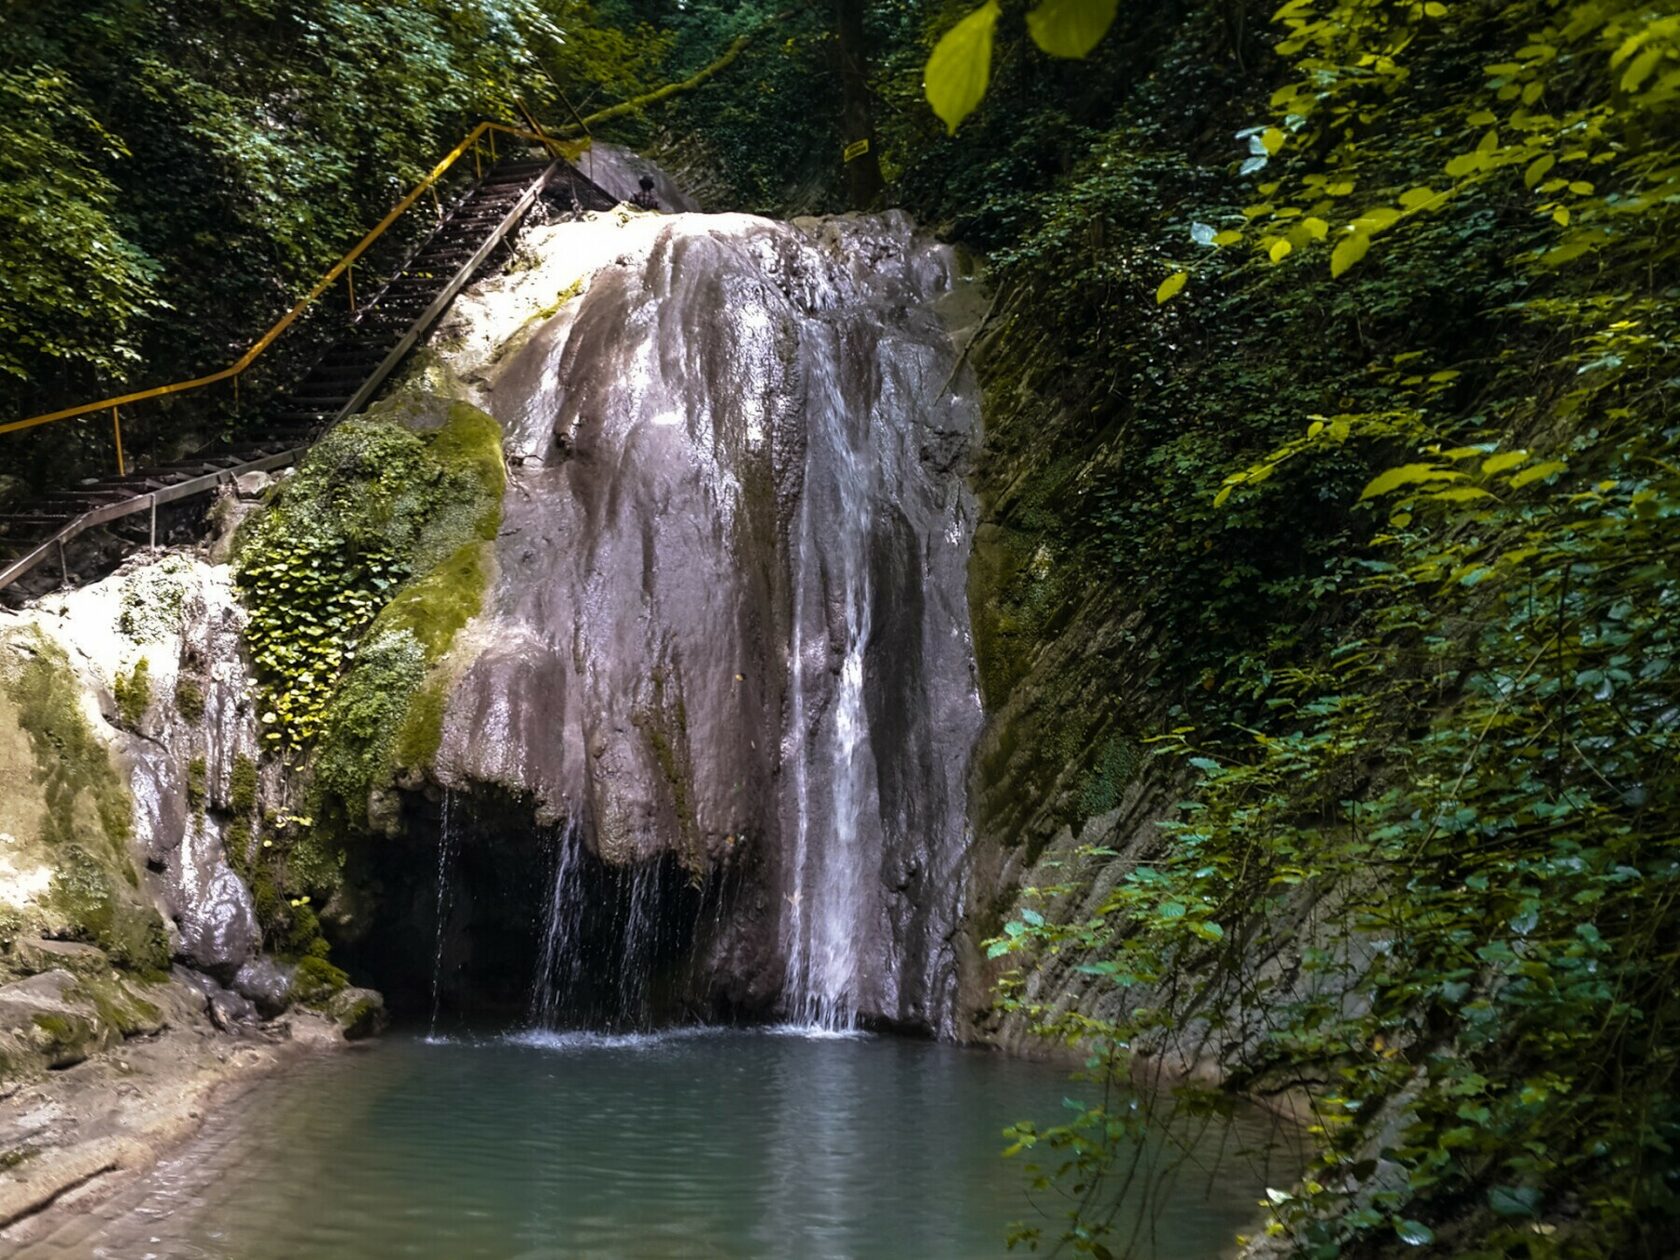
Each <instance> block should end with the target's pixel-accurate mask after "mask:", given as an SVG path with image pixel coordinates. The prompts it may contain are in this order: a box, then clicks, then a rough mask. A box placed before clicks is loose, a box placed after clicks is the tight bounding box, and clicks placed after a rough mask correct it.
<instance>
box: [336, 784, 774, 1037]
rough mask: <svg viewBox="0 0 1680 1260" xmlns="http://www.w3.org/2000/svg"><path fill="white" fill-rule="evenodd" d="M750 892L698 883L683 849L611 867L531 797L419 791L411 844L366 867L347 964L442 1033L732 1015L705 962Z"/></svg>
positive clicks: (362, 866)
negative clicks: (543, 820) (681, 858)
mask: <svg viewBox="0 0 1680 1260" xmlns="http://www.w3.org/2000/svg"><path fill="white" fill-rule="evenodd" d="M446 824H447V825H446ZM440 879H441V883H442V895H441V896H440V892H439V889H440ZM740 882H741V881H740V880H739V878H738V877H735V876H733V875H731V873H729V872H723V871H719V872H716V873H714V874H713V875H712V876H711V877H710V878H708V879H706V880H705V881H703V882H698V883H697V882H696V881H695V880H694V879H693V878H692V877H691V876H690V874H689V873H688V872H687V871H686V870H684V869H683V868H682V866H681V864H680V863H679V862H678V861H677V859H676V856H675V855H674V854H670V853H666V854H662V855H660V856H659V857H658V858H657V859H654V860H651V861H648V862H643V863H639V864H637V865H635V866H629V867H621V866H615V865H612V864H610V863H607V862H604V861H602V860H601V859H600V858H599V857H597V856H596V855H595V854H594V853H593V852H591V851H590V850H589V849H588V848H587V847H586V846H585V845H584V844H583V842H582V836H581V830H580V829H577V828H570V827H567V826H565V825H564V824H554V825H543V824H539V823H537V822H536V821H535V820H534V810H533V808H532V805H531V802H530V801H529V800H527V799H524V798H520V797H514V796H509V795H506V794H492V793H474V794H472V795H466V794H461V793H450V794H448V795H447V796H440V797H439V798H438V799H436V800H434V799H430V797H428V796H423V795H420V794H409V797H408V799H407V800H406V801H405V809H404V819H403V829H402V833H401V835H399V836H398V837H396V838H393V839H389V840H384V841H378V842H370V843H369V844H367V845H366V846H365V848H364V850H363V851H362V852H361V853H360V854H358V855H356V856H355V857H354V858H353V859H352V862H351V866H350V869H349V870H348V871H347V883H348V884H349V886H350V887H352V888H354V889H355V890H356V893H357V895H356V897H355V898H354V901H353V903H352V904H353V905H354V906H355V907H356V908H357V911H358V912H359V913H358V918H359V920H360V921H359V922H356V921H354V920H353V921H352V923H351V924H350V925H349V929H350V930H349V931H348V932H346V933H345V934H344V936H343V938H342V939H341V940H340V941H339V942H338V943H337V944H336V946H335V949H334V957H335V960H336V961H340V963H341V965H343V966H344V967H346V968H347V969H348V970H349V971H350V972H351V974H352V975H353V976H355V977H356V978H357V980H358V981H359V982H362V983H366V984H370V985H372V986H374V987H375V988H377V989H379V990H380V991H381V992H382V993H383V994H384V995H385V1000H386V1003H387V1006H388V1008H389V1010H390V1011H391V1013H392V1016H393V1018H394V1019H395V1020H396V1021H397V1022H398V1023H399V1024H403V1025H406V1026H408V1027H411V1028H412V1027H432V1026H434V1023H435V1027H436V1030H437V1031H438V1032H440V1033H446V1032H449V1031H452V1030H462V1029H473V1028H484V1029H488V1028H495V1029H497V1030H505V1029H508V1028H514V1027H526V1026H540V1027H555V1028H589V1029H602V1030H612V1031H623V1030H634V1029H642V1028H652V1027H657V1026H661V1025H666V1024H672V1023H682V1022H693V1021H697V1020H713V1019H718V1018H728V1017H729V1016H730V1014H731V1013H730V1012H729V1011H728V1010H726V1009H724V1007H723V1005H722V1003H721V999H720V998H718V997H717V996H716V995H715V994H714V992H713V985H712V982H711V978H710V976H709V975H708V968H707V966H706V963H705V959H706V957H707V955H708V954H709V952H710V949H709V947H710V945H711V944H712V943H713V941H714V940H715V938H716V936H717V933H718V931H719V930H720V928H721V926H722V925H723V924H724V923H726V922H727V920H728V918H729V916H728V914H727V909H728V903H729V902H731V901H732V900H733V895H734V893H735V892H736V891H738V889H739V887H740ZM440 929H441V930H440ZM539 980H540V981H541V982H542V983H541V986H540V988H539Z"/></svg>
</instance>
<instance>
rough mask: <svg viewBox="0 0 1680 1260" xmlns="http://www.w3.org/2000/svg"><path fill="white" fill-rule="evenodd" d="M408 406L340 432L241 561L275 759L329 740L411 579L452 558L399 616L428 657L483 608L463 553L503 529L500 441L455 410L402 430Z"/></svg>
mask: <svg viewBox="0 0 1680 1260" xmlns="http://www.w3.org/2000/svg"><path fill="white" fill-rule="evenodd" d="M413 405H414V404H413V403H412V402H411V401H410V400H404V399H401V398H399V399H396V400H393V401H392V402H390V403H388V404H383V405H382V406H381V407H379V408H375V409H374V410H372V411H370V412H368V413H367V414H366V415H364V416H360V417H357V418H355V419H352V420H349V421H346V422H345V423H344V424H342V425H340V426H339V427H338V428H336V429H334V430H333V432H332V433H330V434H329V435H328V436H327V437H326V438H325V439H324V440H323V441H322V442H321V443H320V444H319V445H318V446H317V447H316V448H315V449H314V450H312V451H311V452H310V454H309V457H308V458H307V459H306V460H305V461H304V462H303V463H302V464H301V465H300V466H299V468H298V471H297V473H296V475H295V476H293V478H292V479H291V480H290V481H289V482H287V483H286V486H285V490H284V492H283V493H282V495H281V496H280V498H279V501H278V503H277V504H276V505H275V507H274V509H273V510H272V511H270V512H269V513H268V514H267V515H265V516H264V517H263V518H262V519H261V520H260V521H258V522H257V523H256V525H255V526H253V527H252V529H251V532H250V533H249V535H248V537H247V540H246V543H245V545H244V547H243V549H242V551H241V554H240V557H239V562H238V581H239V585H240V589H241V592H242V594H243V595H244V598H245V600H246V603H247V606H248V607H249V609H250V620H249V623H248V625H247V628H246V639H247V642H248V643H249V644H250V647H251V655H252V660H253V661H254V662H255V664H256V666H257V675H258V679H259V681H260V682H261V684H262V687H263V701H262V705H263V708H262V713H261V718H262V722H263V725H264V727H265V732H264V739H265V740H266V741H267V743H268V744H269V745H270V746H271V747H273V748H275V749H277V750H281V751H287V752H295V751H298V750H301V749H303V748H304V747H306V746H307V745H309V744H310V743H311V742H312V741H313V740H314V739H315V738H316V736H317V735H318V734H320V733H321V731H322V729H323V723H324V722H325V721H326V716H327V710H328V707H329V705H330V704H331V703H332V701H333V698H334V696H335V694H336V693H337V690H338V680H339V676H340V674H341V673H342V672H343V671H344V669H345V668H346V667H347V666H348V665H349V664H350V663H351V662H352V661H354V660H355V658H356V655H357V652H358V646H359V645H360V643H361V641H362V638H363V635H364V634H365V633H366V631H367V630H368V628H369V627H370V626H371V625H372V624H373V621H374V619H375V617H377V616H379V615H380V612H381V610H382V609H383V608H384V607H385V605H386V604H387V602H389V601H390V600H391V599H392V597H393V595H394V594H395V592H396V591H397V590H398V588H399V587H400V586H401V584H402V583H403V582H404V581H405V580H407V579H409V578H410V577H412V576H414V575H416V574H419V575H427V574H429V573H430V571H431V570H433V569H436V568H439V567H440V565H442V562H443V561H445V560H446V559H447V560H448V561H449V564H447V565H442V567H443V568H445V569H446V571H447V572H446V574H445V576H444V577H442V578H440V579H438V580H437V581H435V582H432V581H430V580H429V579H427V580H423V581H421V582H419V583H417V584H416V585H415V586H413V587H410V588H409V589H408V590H407V591H406V592H405V598H404V599H403V600H402V601H401V611H400V612H394V613H393V616H394V617H395V618H398V619H406V620H407V621H411V622H413V623H414V624H415V625H417V626H419V627H421V632H422V633H424V634H425V635H426V636H427V637H428V642H429V643H431V644H432V645H433V646H438V645H439V644H440V643H441V642H446V641H447V640H448V639H449V638H452V637H453V635H454V633H455V629H456V628H457V627H458V626H459V625H460V624H461V622H462V621H464V620H465V617H466V615H470V612H472V611H476V601H477V598H478V593H479V592H481V591H482V589H483V580H484V575H483V572H482V569H481V567H479V566H478V564H477V562H476V561H475V560H473V559H472V558H471V557H465V558H464V557H463V549H464V548H466V547H467V543H466V541H465V540H467V539H476V538H483V537H484V536H485V531H486V530H488V531H489V533H490V535H491V536H494V531H495V524H496V522H497V521H498V520H499V519H500V516H499V513H500V502H501V488H502V479H503V475H504V474H503V470H502V462H501V446H500V431H499V430H498V429H497V428H496V424H495V422H494V421H493V420H491V419H489V417H487V416H484V415H483V414H482V413H481V412H477V411H475V410H474V409H473V408H470V407H466V406H464V405H461V404H454V405H448V407H449V409H448V413H447V415H448V418H447V422H446V423H445V424H444V425H443V427H442V428H440V429H438V430H437V431H435V432H434V433H431V434H426V433H416V432H413V431H411V430H410V429H408V428H406V427H404V425H403V423H402V419H403V416H404V413H405V412H406V411H407V409H408V408H410V407H411V406H413ZM473 554H474V555H476V552H475V553H473ZM451 579H453V580H451ZM469 605H470V608H469Z"/></svg>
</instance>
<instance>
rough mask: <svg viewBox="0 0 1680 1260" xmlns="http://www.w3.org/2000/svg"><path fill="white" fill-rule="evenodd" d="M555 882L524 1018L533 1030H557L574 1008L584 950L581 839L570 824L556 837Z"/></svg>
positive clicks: (572, 824) (545, 909)
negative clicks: (535, 974)
mask: <svg viewBox="0 0 1680 1260" xmlns="http://www.w3.org/2000/svg"><path fill="white" fill-rule="evenodd" d="M553 866H554V883H553V887H552V889H551V891H550V893H549V896H548V901H547V903H546V904H545V906H544V913H543V925H542V945H541V947H540V948H539V950H538V952H537V976H536V980H535V981H534V982H533V983H532V985H531V1003H530V1010H529V1013H528V1016H529V1022H530V1024H531V1027H533V1028H558V1027H560V1022H561V1019H562V1018H563V1017H564V1015H565V1014H566V1013H567V1011H568V1010H571V1009H573V1008H574V1007H575V1006H576V1004H577V990H578V984H579V981H580V980H581V979H582V977H581V976H580V975H579V969H580V965H581V963H582V960H583V945H584V935H583V932H584V922H583V912H584V895H585V894H584V887H583V836H582V833H581V831H580V829H579V828H578V826H577V825H576V824H575V823H574V822H572V821H571V820H570V819H568V820H567V821H566V823H565V825H564V826H562V827H561V828H560V830H559V831H558V833H556V837H555V844H554V859H553Z"/></svg>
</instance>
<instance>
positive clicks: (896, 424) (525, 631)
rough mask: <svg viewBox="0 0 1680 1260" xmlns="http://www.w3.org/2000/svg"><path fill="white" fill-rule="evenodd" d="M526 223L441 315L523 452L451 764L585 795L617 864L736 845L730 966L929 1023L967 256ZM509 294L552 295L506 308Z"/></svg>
mask: <svg viewBox="0 0 1680 1260" xmlns="http://www.w3.org/2000/svg"><path fill="white" fill-rule="evenodd" d="M525 248H526V249H527V251H529V252H532V253H534V254H535V255H536V256H538V257H540V258H541V259H542V260H543V263H542V266H541V267H539V268H537V269H535V270H533V271H530V272H527V273H524V275H522V276H518V277H511V278H505V279H503V280H499V281H495V282H492V283H491V285H489V286H486V287H485V289H483V290H481V291H480V293H479V294H478V295H476V297H475V296H469V297H468V299H466V300H465V302H464V303H463V304H461V306H460V308H458V312H457V316H456V317H455V321H454V325H453V327H446V328H445V330H444V332H443V334H442V336H441V337H440V340H439V345H440V347H441V348H442V350H443V353H444V354H445V357H446V358H448V359H449V361H450V364H451V366H452V367H453V368H454V370H455V371H456V372H457V373H458V374H459V375H460V377H461V378H462V379H464V380H466V381H467V382H469V385H470V386H471V388H472V389H473V390H474V391H475V392H474V395H473V401H474V402H475V403H477V404H478V405H480V406H482V407H484V408H485V409H486V410H487V411H489V412H490V413H491V414H492V415H494V416H495V417H496V418H497V419H498V420H499V421H500V422H501V424H502V426H503V429H504V432H505V433H506V435H507V453H508V456H509V463H510V465H511V466H512V480H511V483H510V486H509V490H508V493H507V496H506V500H505V505H504V522H503V528H502V531H501V536H500V537H499V539H498V541H497V545H496V561H497V570H498V577H497V578H496V580H495V582H494V583H493V586H492V589H491V592H490V595H489V597H488V600H487V605H486V609H485V612H484V614H483V616H482V617H481V618H480V620H479V622H478V623H477V624H476V626H475V627H470V628H469V630H468V632H466V634H465V635H464V636H463V638H465V639H467V640H468V641H469V644H470V646H469V647H468V649H467V654H468V655H469V656H470V658H471V659H470V664H467V665H466V666H465V667H464V668H463V669H462V670H461V672H460V675H459V677H458V679H457V681H456V683H455V685H454V687H453V688H452V690H451V693H450V696H449V700H448V706H447V712H446V719H445V723H444V738H443V744H442V749H441V752H440V754H439V757H438V759H437V773H438V775H439V777H440V778H441V779H442V780H443V781H444V782H445V783H447V784H449V785H450V786H452V787H454V788H456V789H458V790H466V791H471V790H473V789H474V788H475V786H476V787H480V788H482V787H485V786H490V785H493V786H495V787H497V788H499V789H503V790H506V791H509V792H512V793H516V794H520V795H522V796H524V797H528V798H529V799H530V800H532V801H533V802H534V805H535V813H536V816H537V818H538V819H539V820H542V821H554V820H558V819H580V820H582V821H583V823H584V825H585V827H586V834H587V836H588V843H589V845H590V847H591V848H592V850H594V851H595V852H597V853H598V854H599V855H601V856H602V857H603V858H605V859H606V860H608V861H609V862H613V863H618V864H630V863H642V862H647V861H649V860H651V859H653V858H654V857H656V856H657V855H659V854H661V853H674V854H677V855H678V856H679V858H680V859H681V860H682V862H683V864H684V865H686V866H688V867H689V868H690V869H691V870H694V871H701V870H704V869H707V868H709V867H713V866H716V865H718V864H723V865H731V864H734V865H742V864H744V865H745V866H746V867H747V868H749V869H750V870H751V871H752V872H753V881H754V883H755V884H756V886H757V887H758V888H759V890H760V891H761V894H762V896H761V897H760V899H759V900H758V901H757V902H756V903H755V902H753V900H752V899H751V898H746V899H742V900H741V902H740V903H739V905H740V906H741V907H742V909H743V911H744V912H743V913H740V914H738V915H737V917H736V918H735V920H734V922H733V929H734V930H733V931H729V930H726V931H725V932H723V933H722V934H720V935H719V936H718V938H717V939H716V941H715V942H714V943H713V945H712V948H713V950H714V957H713V967H714V977H715V979H716V981H717V983H719V984H727V985H729V986H730V987H731V988H732V989H733V990H734V991H736V992H740V993H750V994H754V995H757V996H758V997H759V999H760V1000H766V999H767V1000H768V1001H769V1003H770V1004H773V1005H778V1006H780V1007H781V1008H782V1009H784V1010H785V1011H787V1012H788V1013H790V1014H793V1015H795V1016H796V1017H807V1018H813V1019H817V1020H820V1021H823V1022H829V1021H836V1022H848V1021H849V1020H850V1019H852V1018H853V1017H854V1016H862V1017H869V1018H878V1019H884V1020H889V1021H894V1022H902V1023H904V1024H909V1025H918V1026H922V1027H930V1028H935V1029H941V1030H945V1029H948V1028H949V1023H950V1012H951V1007H952V1003H953V984H954V981H953V960H952V958H951V955H950V952H949V948H948V945H947V942H948V939H949V937H950V933H951V925H952V923H953V922H954V918H955V915H956V912H957V906H956V898H957V888H958V885H959V882H960V881H959V880H958V879H957V875H956V873H957V869H958V864H959V862H960V860H961V854H962V851H963V846H964V841H965V823H964V819H965V811H966V797H965V793H964V779H965V775H966V771H967V766H968V759H969V755H970V750H971V748H972V745H973V740H974V737H975V734H976V731H977V729H978V724H979V719H980V708H979V700H978V694H977V690H976V686H975V681H974V669H973V660H972V648H971V643H970V637H969V627H968V611H967V602H966V565H967V559H968V551H969V540H970V536H971V533H972V529H973V523H974V505H973V500H972V498H971V496H970V494H969V492H968V490H967V488H966V486H965V484H964V481H963V475H964V473H965V471H966V461H967V457H968V452H969V450H970V448H971V446H972V443H973V441H974V439H975V430H976V426H977V422H978V414H977V406H976V401H975V397H974V390H973V386H972V381H971V380H970V378H969V377H968V375H967V373H966V371H964V370H962V368H961V366H960V364H959V361H958V356H957V351H956V349H955V346H954V344H953V341H952V337H951V332H950V330H949V329H948V328H947V326H946V325H945V324H944V323H943V322H942V321H941V319H940V317H939V315H938V314H937V313H936V304H938V303H940V302H941V301H943V300H946V299H948V298H949V296H950V295H951V294H952V293H953V292H954V291H957V290H960V289H963V288H965V287H967V286H968V283H969V282H968V281H966V280H965V279H964V278H963V277H962V276H961V275H960V274H959V271H958V268H957V266H956V263H955V260H954V258H953V256H952V255H951V254H950V252H949V251H947V250H945V249H944V248H942V247H939V246H937V245H934V244H932V243H931V242H929V241H927V240H925V239H924V238H921V237H919V236H918V235H917V234H916V233H915V231H914V228H913V225H912V224H911V223H910V222H909V221H908V220H907V219H905V218H904V217H903V216H900V215H896V214H889V215H886V216H881V217H846V218H842V219H830V220H802V221H799V222H797V223H792V224H787V223H772V222H770V221H767V220H763V219H757V218H753V217H749V216H744V215H715V216H699V215H674V216H646V215H618V216H596V217H594V218H593V219H592V220H590V221H589V222H585V223H580V224H572V225H562V226H559V227H553V228H547V229H542V230H541V234H540V235H539V236H538V237H537V238H536V239H533V240H527V242H526V244H525ZM521 291H523V292H525V293H527V294H535V295H536V298H537V299H539V300H540V301H541V302H546V303H553V302H554V300H555V298H556V297H558V298H559V305H558V308H557V309H556V308H552V307H551V308H550V309H548V310H546V311H545V310H540V309H539V311H538V313H537V315H536V317H535V318H528V319H527V320H526V321H525V322H524V325H523V326H522V327H518V328H517V329H512V328H509V327H508V326H507V325H508V316H509V313H510V312H511V311H519V310H522V309H523V310H529V309H530V307H531V306H532V305H537V304H538V303H537V302H536V301H533V300H532V299H531V298H530V297H527V298H526V299H525V300H526V305H525V307H523V308H521V307H520V305H519V299H520V293H521ZM498 304H499V305H498ZM498 315H499V317H500V318H501V320H502V328H501V330H499V331H498V330H497V329H496V328H495V327H494V325H495V324H496V317H497V316H498Z"/></svg>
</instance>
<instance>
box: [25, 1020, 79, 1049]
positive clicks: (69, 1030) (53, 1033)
mask: <svg viewBox="0 0 1680 1260" xmlns="http://www.w3.org/2000/svg"><path fill="white" fill-rule="evenodd" d="M31 1022H32V1023H33V1024H34V1025H35V1027H37V1028H39V1029H40V1030H41V1031H42V1032H44V1033H46V1034H47V1036H49V1037H51V1038H52V1039H53V1040H54V1041H56V1042H58V1043H59V1044H60V1045H66V1044H68V1043H69V1041H70V1039H71V1038H72V1037H74V1036H75V1032H76V1028H75V1025H74V1024H72V1023H71V1022H70V1021H69V1020H68V1019H66V1018H65V1017H64V1016H62V1015H48V1014H45V1013H38V1014H36V1015H35V1016H34V1018H33V1020H32V1021H31Z"/></svg>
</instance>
